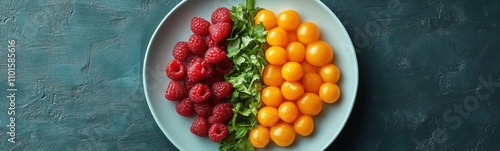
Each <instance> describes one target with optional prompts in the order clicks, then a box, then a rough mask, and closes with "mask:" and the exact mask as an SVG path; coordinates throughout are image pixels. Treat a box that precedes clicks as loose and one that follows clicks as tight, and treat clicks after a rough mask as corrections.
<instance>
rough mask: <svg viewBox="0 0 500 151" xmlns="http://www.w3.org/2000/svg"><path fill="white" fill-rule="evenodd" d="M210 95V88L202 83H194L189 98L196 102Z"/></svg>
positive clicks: (206, 98)
mask: <svg viewBox="0 0 500 151" xmlns="http://www.w3.org/2000/svg"><path fill="white" fill-rule="evenodd" d="M209 97H210V88H209V87H208V86H207V85H205V84H202V83H198V84H196V85H194V86H193V87H192V88H191V90H189V99H191V101H193V102H195V103H201V102H204V101H206V100H208V98H209Z"/></svg>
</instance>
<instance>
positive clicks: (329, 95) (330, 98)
mask: <svg viewBox="0 0 500 151" xmlns="http://www.w3.org/2000/svg"><path fill="white" fill-rule="evenodd" d="M319 97H320V98H321V100H323V101H324V102H326V103H330V104H331V103H335V102H337V100H338V99H339V98H340V88H339V86H337V85H336V84H333V83H330V82H326V83H323V84H322V85H321V87H320V88H319Z"/></svg>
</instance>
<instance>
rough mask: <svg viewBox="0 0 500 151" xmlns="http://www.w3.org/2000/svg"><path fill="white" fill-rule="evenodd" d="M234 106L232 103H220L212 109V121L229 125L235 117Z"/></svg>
mask: <svg viewBox="0 0 500 151" xmlns="http://www.w3.org/2000/svg"><path fill="white" fill-rule="evenodd" d="M232 109H233V106H232V105H231V103H229V102H226V103H220V104H217V105H215V107H214V108H213V109H212V116H213V119H212V121H213V122H214V123H227V122H229V120H231V118H232V117H233V110H232Z"/></svg>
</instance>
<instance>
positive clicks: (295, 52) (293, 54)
mask: <svg viewBox="0 0 500 151" xmlns="http://www.w3.org/2000/svg"><path fill="white" fill-rule="evenodd" d="M286 56H287V57H288V61H293V62H301V61H302V60H304V58H305V56H306V48H305V47H304V45H303V44H302V43H300V42H291V43H289V44H288V46H286Z"/></svg>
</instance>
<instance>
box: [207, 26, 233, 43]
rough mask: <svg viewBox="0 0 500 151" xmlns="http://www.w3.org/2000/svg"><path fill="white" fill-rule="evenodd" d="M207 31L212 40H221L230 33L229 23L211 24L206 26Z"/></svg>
mask: <svg viewBox="0 0 500 151" xmlns="http://www.w3.org/2000/svg"><path fill="white" fill-rule="evenodd" d="M208 32H209V33H210V37H212V39H213V40H214V41H216V42H222V41H224V40H226V38H227V37H229V35H230V34H231V25H230V24H228V23H217V24H213V25H211V26H210V28H208Z"/></svg>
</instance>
